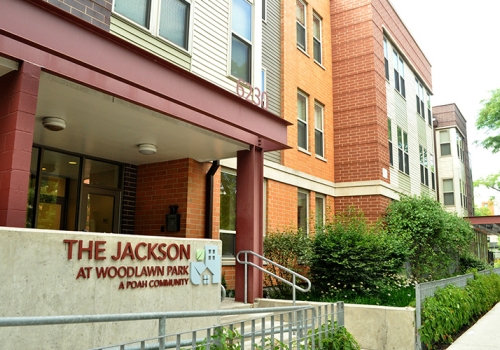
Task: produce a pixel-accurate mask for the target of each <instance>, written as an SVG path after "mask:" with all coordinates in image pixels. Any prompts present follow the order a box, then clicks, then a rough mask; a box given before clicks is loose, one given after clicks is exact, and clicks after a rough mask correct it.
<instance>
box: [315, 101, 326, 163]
mask: <svg viewBox="0 0 500 350" xmlns="http://www.w3.org/2000/svg"><path fill="white" fill-rule="evenodd" d="M316 107H319V109H320V111H321V130H320V129H318V128H317V122H316V121H317V115H316ZM324 116H325V107H324V106H323V105H322V104H321V103H319V102H318V101H314V153H315V154H316V156H318V157H321V158H325V118H324ZM316 133H319V134H321V154H318V152H317V148H318V138H317V134H316Z"/></svg>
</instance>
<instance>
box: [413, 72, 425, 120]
mask: <svg viewBox="0 0 500 350" xmlns="http://www.w3.org/2000/svg"><path fill="white" fill-rule="evenodd" d="M415 91H416V94H417V113H418V114H420V115H421V116H422V118H424V120H425V110H424V88H423V86H422V83H420V82H419V81H418V79H417V78H415Z"/></svg>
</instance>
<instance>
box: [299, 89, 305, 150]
mask: <svg viewBox="0 0 500 350" xmlns="http://www.w3.org/2000/svg"><path fill="white" fill-rule="evenodd" d="M297 145H298V146H299V148H302V149H305V150H307V96H305V95H304V94H302V93H301V92H297Z"/></svg>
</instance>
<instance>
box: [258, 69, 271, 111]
mask: <svg viewBox="0 0 500 350" xmlns="http://www.w3.org/2000/svg"><path fill="white" fill-rule="evenodd" d="M260 78H261V86H260V88H261V90H260V91H261V92H262V93H264V92H265V91H266V89H267V70H266V68H262V71H261V73H260ZM261 96H262V95H261ZM261 101H262V102H261V104H262V106H261V107H262V108H265V109H267V107H269V98H261Z"/></svg>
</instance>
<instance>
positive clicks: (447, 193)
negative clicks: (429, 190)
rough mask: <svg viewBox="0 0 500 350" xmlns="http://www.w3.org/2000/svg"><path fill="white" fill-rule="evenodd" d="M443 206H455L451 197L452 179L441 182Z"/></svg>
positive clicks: (452, 196)
mask: <svg viewBox="0 0 500 350" xmlns="http://www.w3.org/2000/svg"><path fill="white" fill-rule="evenodd" d="M443 196H444V205H455V198H454V195H453V179H447V180H443Z"/></svg>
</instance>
